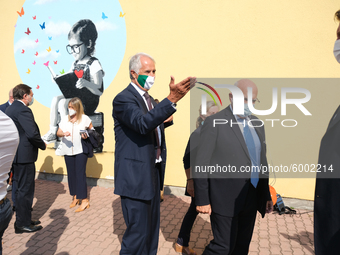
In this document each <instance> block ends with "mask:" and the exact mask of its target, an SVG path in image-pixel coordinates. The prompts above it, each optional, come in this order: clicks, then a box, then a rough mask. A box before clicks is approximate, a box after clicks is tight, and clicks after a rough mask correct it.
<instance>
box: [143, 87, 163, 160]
mask: <svg viewBox="0 0 340 255" xmlns="http://www.w3.org/2000/svg"><path fill="white" fill-rule="evenodd" d="M144 97H145V99H146V102H147V103H148V108H149V111H150V110H151V109H152V104H151V98H150V95H149V93H148V92H145V94H144ZM154 131H155V136H156V141H157V155H156V159H159V156H160V155H161V147H160V145H159V137H158V131H157V128H156V129H155V130H154Z"/></svg>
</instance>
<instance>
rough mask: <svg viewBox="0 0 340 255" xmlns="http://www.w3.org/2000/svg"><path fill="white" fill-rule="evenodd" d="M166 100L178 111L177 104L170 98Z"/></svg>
mask: <svg viewBox="0 0 340 255" xmlns="http://www.w3.org/2000/svg"><path fill="white" fill-rule="evenodd" d="M165 99H166V100H168V101H169V104H171V106H172V107H173V108H174V109H175V110H177V108H176V107H177V104H175V103H173V102H171V101H170V100H169V99H168V98H165Z"/></svg>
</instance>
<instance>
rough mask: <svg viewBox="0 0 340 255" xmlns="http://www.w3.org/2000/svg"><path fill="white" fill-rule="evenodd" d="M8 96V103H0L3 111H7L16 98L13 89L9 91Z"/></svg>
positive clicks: (0, 108) (0, 109)
mask: <svg viewBox="0 0 340 255" xmlns="http://www.w3.org/2000/svg"><path fill="white" fill-rule="evenodd" d="M8 97H9V98H8V101H7V102H6V103H4V104H2V105H0V111H2V112H3V113H5V111H6V109H7V107H8V106H10V105H11V104H12V103H13V101H14V98H13V89H11V90H10V91H9V95H8Z"/></svg>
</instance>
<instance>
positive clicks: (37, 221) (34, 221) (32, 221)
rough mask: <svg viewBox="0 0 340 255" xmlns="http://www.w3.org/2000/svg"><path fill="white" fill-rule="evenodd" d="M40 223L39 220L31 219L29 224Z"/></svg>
mask: <svg viewBox="0 0 340 255" xmlns="http://www.w3.org/2000/svg"><path fill="white" fill-rule="evenodd" d="M40 223H41V222H40V220H31V225H39V224H40Z"/></svg>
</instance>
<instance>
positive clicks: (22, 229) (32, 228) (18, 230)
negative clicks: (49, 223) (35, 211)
mask: <svg viewBox="0 0 340 255" xmlns="http://www.w3.org/2000/svg"><path fill="white" fill-rule="evenodd" d="M14 228H15V233H16V234H21V233H32V232H35V231H38V230H40V229H42V226H41V225H38V226H34V225H30V226H28V227H17V226H14Z"/></svg>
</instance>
